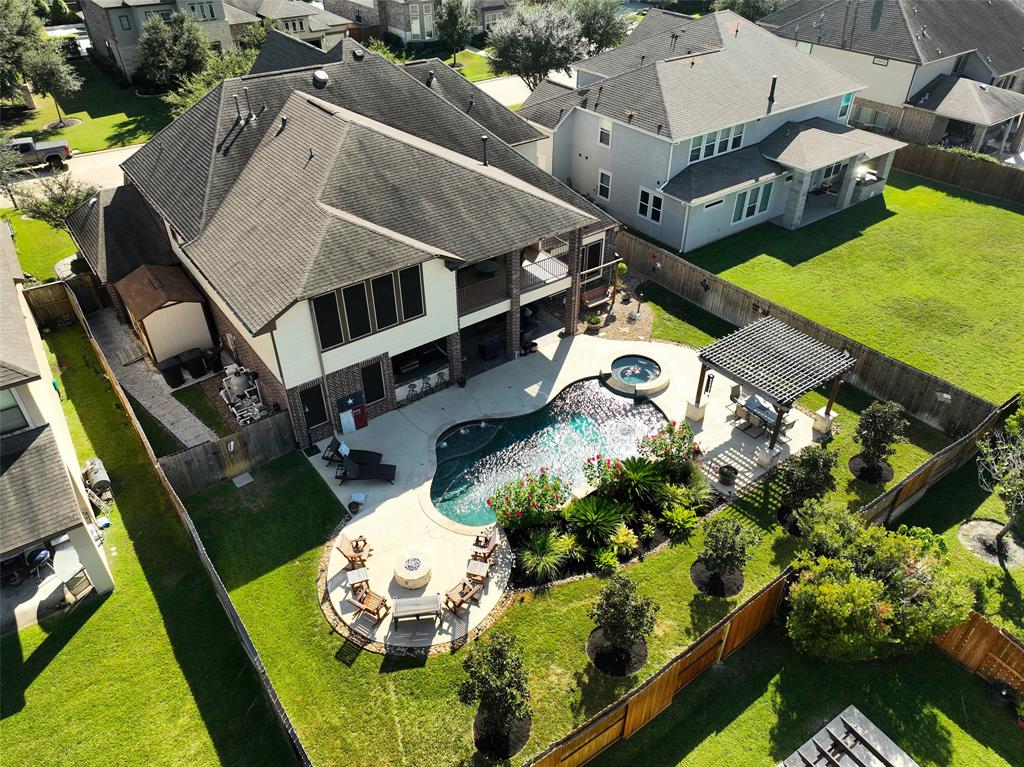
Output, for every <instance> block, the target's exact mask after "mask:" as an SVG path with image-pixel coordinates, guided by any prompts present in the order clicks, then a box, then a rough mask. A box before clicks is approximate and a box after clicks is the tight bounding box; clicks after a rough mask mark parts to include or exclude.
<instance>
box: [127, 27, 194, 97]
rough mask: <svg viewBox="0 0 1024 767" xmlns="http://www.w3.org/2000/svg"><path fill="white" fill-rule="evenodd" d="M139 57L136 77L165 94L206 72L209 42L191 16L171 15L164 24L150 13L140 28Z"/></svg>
mask: <svg viewBox="0 0 1024 767" xmlns="http://www.w3.org/2000/svg"><path fill="white" fill-rule="evenodd" d="M139 53H140V54H141V56H142V63H141V64H140V65H139V68H138V69H137V70H136V75H137V76H138V77H139V78H140V79H141V80H142V81H143V82H145V83H146V84H147V85H149V86H150V87H152V88H154V89H156V90H159V91H169V90H171V89H173V88H176V87H178V86H179V85H181V84H182V83H184V82H185V80H186V78H188V77H189V76H190V75H197V74H199V73H200V72H202V71H203V69H205V68H206V60H207V58H208V57H209V55H210V42H209V40H207V39H206V33H205V32H203V30H202V27H200V26H199V22H198V21H196V19H195V18H193V17H192V16H190V15H187V14H184V13H174V14H171V17H170V19H168V20H167V21H164V20H163V19H162V18H161V17H160V16H158V15H157V14H155V13H154V14H153V15H152V16H150V17H149V18H148V19H146V23H145V24H143V26H142V34H141V35H139Z"/></svg>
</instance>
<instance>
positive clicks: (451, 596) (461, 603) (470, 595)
mask: <svg viewBox="0 0 1024 767" xmlns="http://www.w3.org/2000/svg"><path fill="white" fill-rule="evenodd" d="M483 588H484V587H483V585H482V584H480V583H470V582H469V581H467V580H465V579H463V580H461V581H459V583H458V584H457V585H456V586H455V587H454V588H452V589H450V590H449V591H448V593H447V594H445V595H444V607H445V609H446V610H448V611H449V612H450V613H452V614H453V615H458V614H459V610H461V609H462V608H463V607H465V605H466V602H469V601H470V600H474V601H479V598H480V592H481V591H483Z"/></svg>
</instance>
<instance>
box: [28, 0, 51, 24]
mask: <svg viewBox="0 0 1024 767" xmlns="http://www.w3.org/2000/svg"><path fill="white" fill-rule="evenodd" d="M32 13H34V14H35V15H36V16H38V17H39V19H40V20H42V21H49V20H50V6H48V5H47V4H46V0H32Z"/></svg>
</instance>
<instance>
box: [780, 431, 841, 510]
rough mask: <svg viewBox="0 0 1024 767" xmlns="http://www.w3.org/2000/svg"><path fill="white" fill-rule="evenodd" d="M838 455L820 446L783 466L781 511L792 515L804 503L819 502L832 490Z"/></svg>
mask: <svg viewBox="0 0 1024 767" xmlns="http://www.w3.org/2000/svg"><path fill="white" fill-rule="evenodd" d="M838 464H839V454H838V452H836V451H835V450H829V449H828V448H827V447H823V446H821V445H812V446H811V447H808V448H805V449H803V450H801V451H800V452H799V453H797V454H796V455H795V456H793V457H792V458H790V459H789V460H788V461H786V462H785V463H784V464H783V465H782V469H781V470H780V473H779V476H780V478H781V483H782V507H783V508H784V509H788V510H790V511H793V510H795V509H799V508H800V507H801V506H803V505H804V503H805V502H807V501H810V500H813V499H817V498H821V497H822V496H823V495H825V493H828V492H829V491H831V490H833V489H835V486H836V478H835V474H834V472H835V468H836V466H837V465H838Z"/></svg>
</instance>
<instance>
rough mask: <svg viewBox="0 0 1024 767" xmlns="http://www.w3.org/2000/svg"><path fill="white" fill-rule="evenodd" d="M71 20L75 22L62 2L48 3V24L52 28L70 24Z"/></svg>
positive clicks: (61, 0)
mask: <svg viewBox="0 0 1024 767" xmlns="http://www.w3.org/2000/svg"><path fill="white" fill-rule="evenodd" d="M72 19H74V20H75V21H77V19H76V18H75V15H74V14H73V13H71V11H70V9H69V8H68V4H67V3H65V2H64V0H53V1H52V2H51V3H50V24H51V25H53V26H59V25H61V24H70V23H72Z"/></svg>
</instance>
